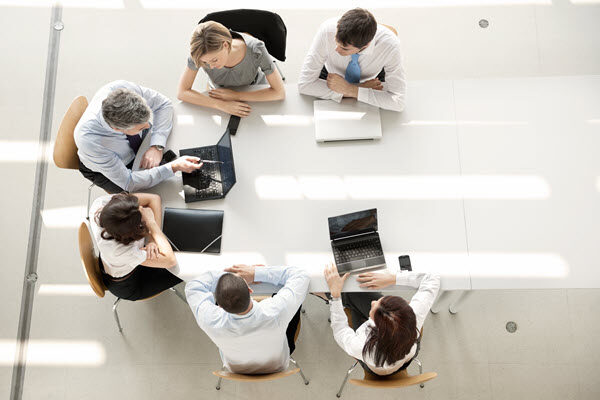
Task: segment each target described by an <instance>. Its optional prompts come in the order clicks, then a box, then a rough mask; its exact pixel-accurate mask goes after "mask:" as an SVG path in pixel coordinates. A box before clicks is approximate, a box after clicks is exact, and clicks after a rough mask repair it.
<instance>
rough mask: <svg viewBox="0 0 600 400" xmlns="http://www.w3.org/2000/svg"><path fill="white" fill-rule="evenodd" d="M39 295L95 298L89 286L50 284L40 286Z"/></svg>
mask: <svg viewBox="0 0 600 400" xmlns="http://www.w3.org/2000/svg"><path fill="white" fill-rule="evenodd" d="M38 294H39V295H41V296H95V295H96V294H95V293H94V291H93V290H92V288H91V287H90V285H87V284H49V283H44V284H42V285H40V288H39V289H38Z"/></svg>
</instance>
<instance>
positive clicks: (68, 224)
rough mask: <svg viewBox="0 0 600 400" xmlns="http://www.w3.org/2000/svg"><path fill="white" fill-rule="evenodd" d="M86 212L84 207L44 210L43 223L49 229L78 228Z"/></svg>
mask: <svg viewBox="0 0 600 400" xmlns="http://www.w3.org/2000/svg"><path fill="white" fill-rule="evenodd" d="M85 212H86V208H85V207H84V206H73V207H62V208H47V209H45V210H42V221H44V225H45V226H46V227H47V228H77V227H78V226H79V225H80V224H81V221H82V220H83V219H84V218H85Z"/></svg>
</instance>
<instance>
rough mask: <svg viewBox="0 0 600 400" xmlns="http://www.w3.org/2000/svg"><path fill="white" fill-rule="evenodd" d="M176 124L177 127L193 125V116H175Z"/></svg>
mask: <svg viewBox="0 0 600 400" xmlns="http://www.w3.org/2000/svg"><path fill="white" fill-rule="evenodd" d="M177 124H178V125H194V116H193V115H178V116H177Z"/></svg>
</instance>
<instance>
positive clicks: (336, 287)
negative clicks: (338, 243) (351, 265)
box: [323, 264, 350, 299]
mask: <svg viewBox="0 0 600 400" xmlns="http://www.w3.org/2000/svg"><path fill="white" fill-rule="evenodd" d="M323 273H324V275H325V280H326V281H327V286H329V292H330V293H331V297H333V298H334V299H338V298H340V296H341V295H342V288H343V287H344V282H346V279H347V278H348V275H350V274H348V273H345V274H344V276H343V277H340V274H339V273H338V270H337V267H336V266H335V264H329V265H328V266H326V267H325V271H323Z"/></svg>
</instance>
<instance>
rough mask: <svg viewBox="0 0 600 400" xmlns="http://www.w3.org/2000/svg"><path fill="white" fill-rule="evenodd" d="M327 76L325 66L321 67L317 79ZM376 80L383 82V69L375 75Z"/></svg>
mask: <svg viewBox="0 0 600 400" xmlns="http://www.w3.org/2000/svg"><path fill="white" fill-rule="evenodd" d="M327 75H329V72H327V68H325V66H323V69H322V70H321V74H320V75H319V79H327ZM377 79H379V82H385V69H384V68H382V69H381V72H380V73H379V75H377Z"/></svg>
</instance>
